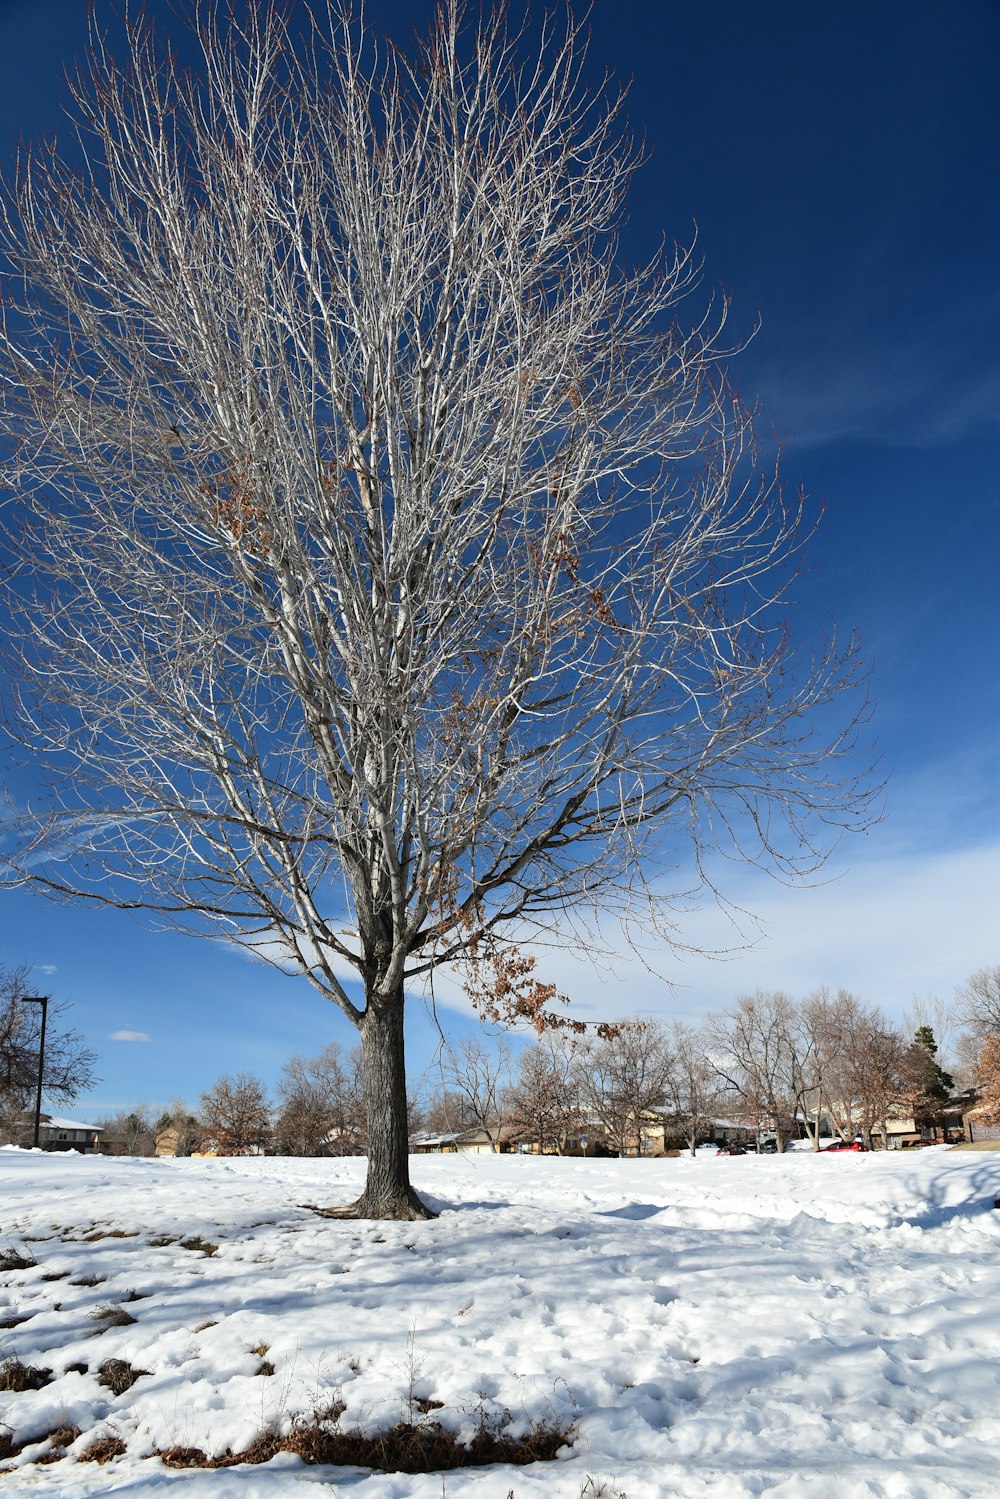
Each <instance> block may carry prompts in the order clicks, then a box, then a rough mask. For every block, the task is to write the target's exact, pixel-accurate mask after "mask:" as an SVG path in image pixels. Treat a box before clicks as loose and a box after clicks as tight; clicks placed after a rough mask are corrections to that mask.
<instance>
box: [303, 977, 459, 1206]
mask: <svg viewBox="0 0 1000 1499" xmlns="http://www.w3.org/2000/svg"><path fill="white" fill-rule="evenodd" d="M361 1055H362V1072H363V1076H364V1086H365V1117H366V1120H367V1123H368V1176H367V1180H366V1181H365V1189H364V1191H363V1192H362V1194H361V1196H360V1197H359V1198H358V1200H357V1201H356V1202H352V1203H351V1204H350V1205H349V1206H347V1207H343V1208H318V1209H315V1211H317V1212H320V1213H321V1214H322V1215H323V1216H324V1217H327V1218H403V1219H414V1218H436V1217H437V1214H436V1213H434V1212H432V1211H431V1209H430V1208H429V1207H427V1206H426V1204H425V1203H423V1202H421V1200H420V1198H419V1197H418V1196H417V1194H416V1192H414V1190H413V1188H412V1187H411V1186H410V1146H409V1138H408V1135H407V1120H406V1067H405V1061H404V1056H403V992H402V988H400V990H399V992H398V993H397V994H393V995H392V996H391V997H390V998H389V999H387V1000H386V999H377V998H369V1001H368V1007H367V1010H366V1013H365V1018H364V1020H363V1021H362V1023H361ZM309 1205H310V1206H311V1204H309Z"/></svg>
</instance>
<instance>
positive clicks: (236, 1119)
mask: <svg viewBox="0 0 1000 1499" xmlns="http://www.w3.org/2000/svg"><path fill="white" fill-rule="evenodd" d="M198 1119H199V1123H200V1124H201V1128H202V1145H203V1147H207V1148H209V1149H211V1150H214V1151H216V1152H217V1154H219V1155H254V1154H256V1153H257V1152H258V1151H260V1150H262V1149H263V1148H264V1147H265V1146H266V1145H267V1144H268V1141H269V1138H270V1129H271V1106H270V1104H269V1103H268V1099H267V1090H266V1089H265V1087H264V1084H263V1083H262V1082H261V1080H260V1078H258V1077H254V1075H253V1074H252V1073H250V1072H241V1073H239V1075H238V1076H237V1077H235V1078H232V1077H229V1076H228V1075H227V1076H225V1077H220V1078H219V1081H218V1082H217V1083H216V1084H215V1086H214V1087H212V1088H210V1089H209V1090H208V1092H207V1093H203V1094H202V1095H201V1103H200V1105H199V1108H198Z"/></svg>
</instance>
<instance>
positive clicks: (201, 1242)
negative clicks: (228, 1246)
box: [181, 1234, 219, 1258]
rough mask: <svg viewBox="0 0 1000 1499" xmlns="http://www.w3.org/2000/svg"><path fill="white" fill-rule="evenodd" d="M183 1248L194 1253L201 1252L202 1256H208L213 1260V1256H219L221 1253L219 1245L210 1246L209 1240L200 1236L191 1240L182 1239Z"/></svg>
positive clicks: (197, 1235) (195, 1236)
mask: <svg viewBox="0 0 1000 1499" xmlns="http://www.w3.org/2000/svg"><path fill="white" fill-rule="evenodd" d="M181 1248H182V1249H190V1250H193V1251H194V1250H200V1251H201V1253H202V1254H204V1255H207V1256H208V1257H209V1258H211V1256H212V1255H213V1254H218V1252H219V1246H218V1244H210V1243H209V1242H208V1240H207V1239H203V1238H202V1237H201V1235H200V1234H196V1235H194V1237H192V1238H190V1239H182V1240H181Z"/></svg>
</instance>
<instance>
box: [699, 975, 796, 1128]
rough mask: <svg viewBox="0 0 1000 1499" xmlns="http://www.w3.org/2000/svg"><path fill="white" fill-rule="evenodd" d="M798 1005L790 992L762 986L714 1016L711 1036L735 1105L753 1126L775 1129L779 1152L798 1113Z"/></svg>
mask: <svg viewBox="0 0 1000 1499" xmlns="http://www.w3.org/2000/svg"><path fill="white" fill-rule="evenodd" d="M796 1020H797V1015H796V1010H795V1006H794V1005H793V1003H792V1001H791V1000H790V999H789V998H788V996H787V995H786V994H781V993H780V992H772V991H767V990H763V989H758V990H757V991H756V992H755V993H754V994H746V995H743V996H741V997H740V998H739V999H737V1001H736V1003H735V1005H734V1006H733V1008H732V1009H731V1010H729V1011H727V1012H726V1013H725V1014H723V1015H718V1016H715V1017H713V1019H712V1021H711V1022H710V1023H709V1026H708V1028H707V1038H708V1044H709V1048H710V1053H711V1057H712V1062H713V1064H714V1066H715V1069H716V1072H717V1074H718V1077H719V1082H720V1085H721V1086H722V1087H723V1088H724V1089H725V1090H726V1092H727V1093H728V1095H729V1101H730V1105H731V1107H732V1108H733V1109H734V1110H735V1112H737V1113H738V1114H739V1116H740V1118H741V1119H742V1120H743V1121H744V1123H746V1124H747V1125H748V1126H750V1127H751V1128H753V1129H755V1130H767V1131H773V1133H774V1137H775V1141H776V1143H777V1146H778V1149H779V1151H783V1150H784V1148H785V1145H786V1144H787V1142H788V1140H789V1139H790V1138H791V1136H792V1133H793V1131H794V1125H795V1112H796V1093H797V1088H796V1081H797V1079H796V1048H795V1040H794V1033H795V1026H796Z"/></svg>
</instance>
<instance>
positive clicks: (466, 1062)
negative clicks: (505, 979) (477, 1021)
mask: <svg viewBox="0 0 1000 1499" xmlns="http://www.w3.org/2000/svg"><path fill="white" fill-rule="evenodd" d="M513 1061H514V1053H513V1051H512V1049H511V1047H510V1045H509V1044H508V1042H506V1041H504V1040H503V1039H502V1038H500V1037H498V1038H496V1039H495V1040H494V1042H493V1044H492V1045H489V1044H488V1043H487V1042H486V1041H484V1040H483V1038H482V1037H481V1036H467V1037H466V1038H465V1040H463V1041H460V1042H459V1043H458V1045H457V1046H449V1047H448V1048H447V1050H446V1052H445V1055H444V1061H443V1069H442V1070H443V1073H444V1079H445V1085H446V1087H447V1086H449V1085H450V1088H451V1091H452V1092H454V1093H457V1094H458V1096H459V1097H460V1098H461V1099H462V1101H463V1113H464V1115H465V1117H466V1118H467V1119H469V1120H471V1122H472V1123H473V1124H475V1125H478V1126H479V1128H480V1129H483V1130H485V1131H486V1134H487V1135H488V1137H489V1142H490V1149H491V1150H492V1151H494V1153H495V1152H497V1151H498V1150H499V1149H500V1142H501V1140H502V1138H503V1135H504V1130H505V1126H506V1125H507V1124H508V1122H509V1118H508V1115H509V1110H510V1089H511V1084H512V1082H513Z"/></svg>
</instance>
